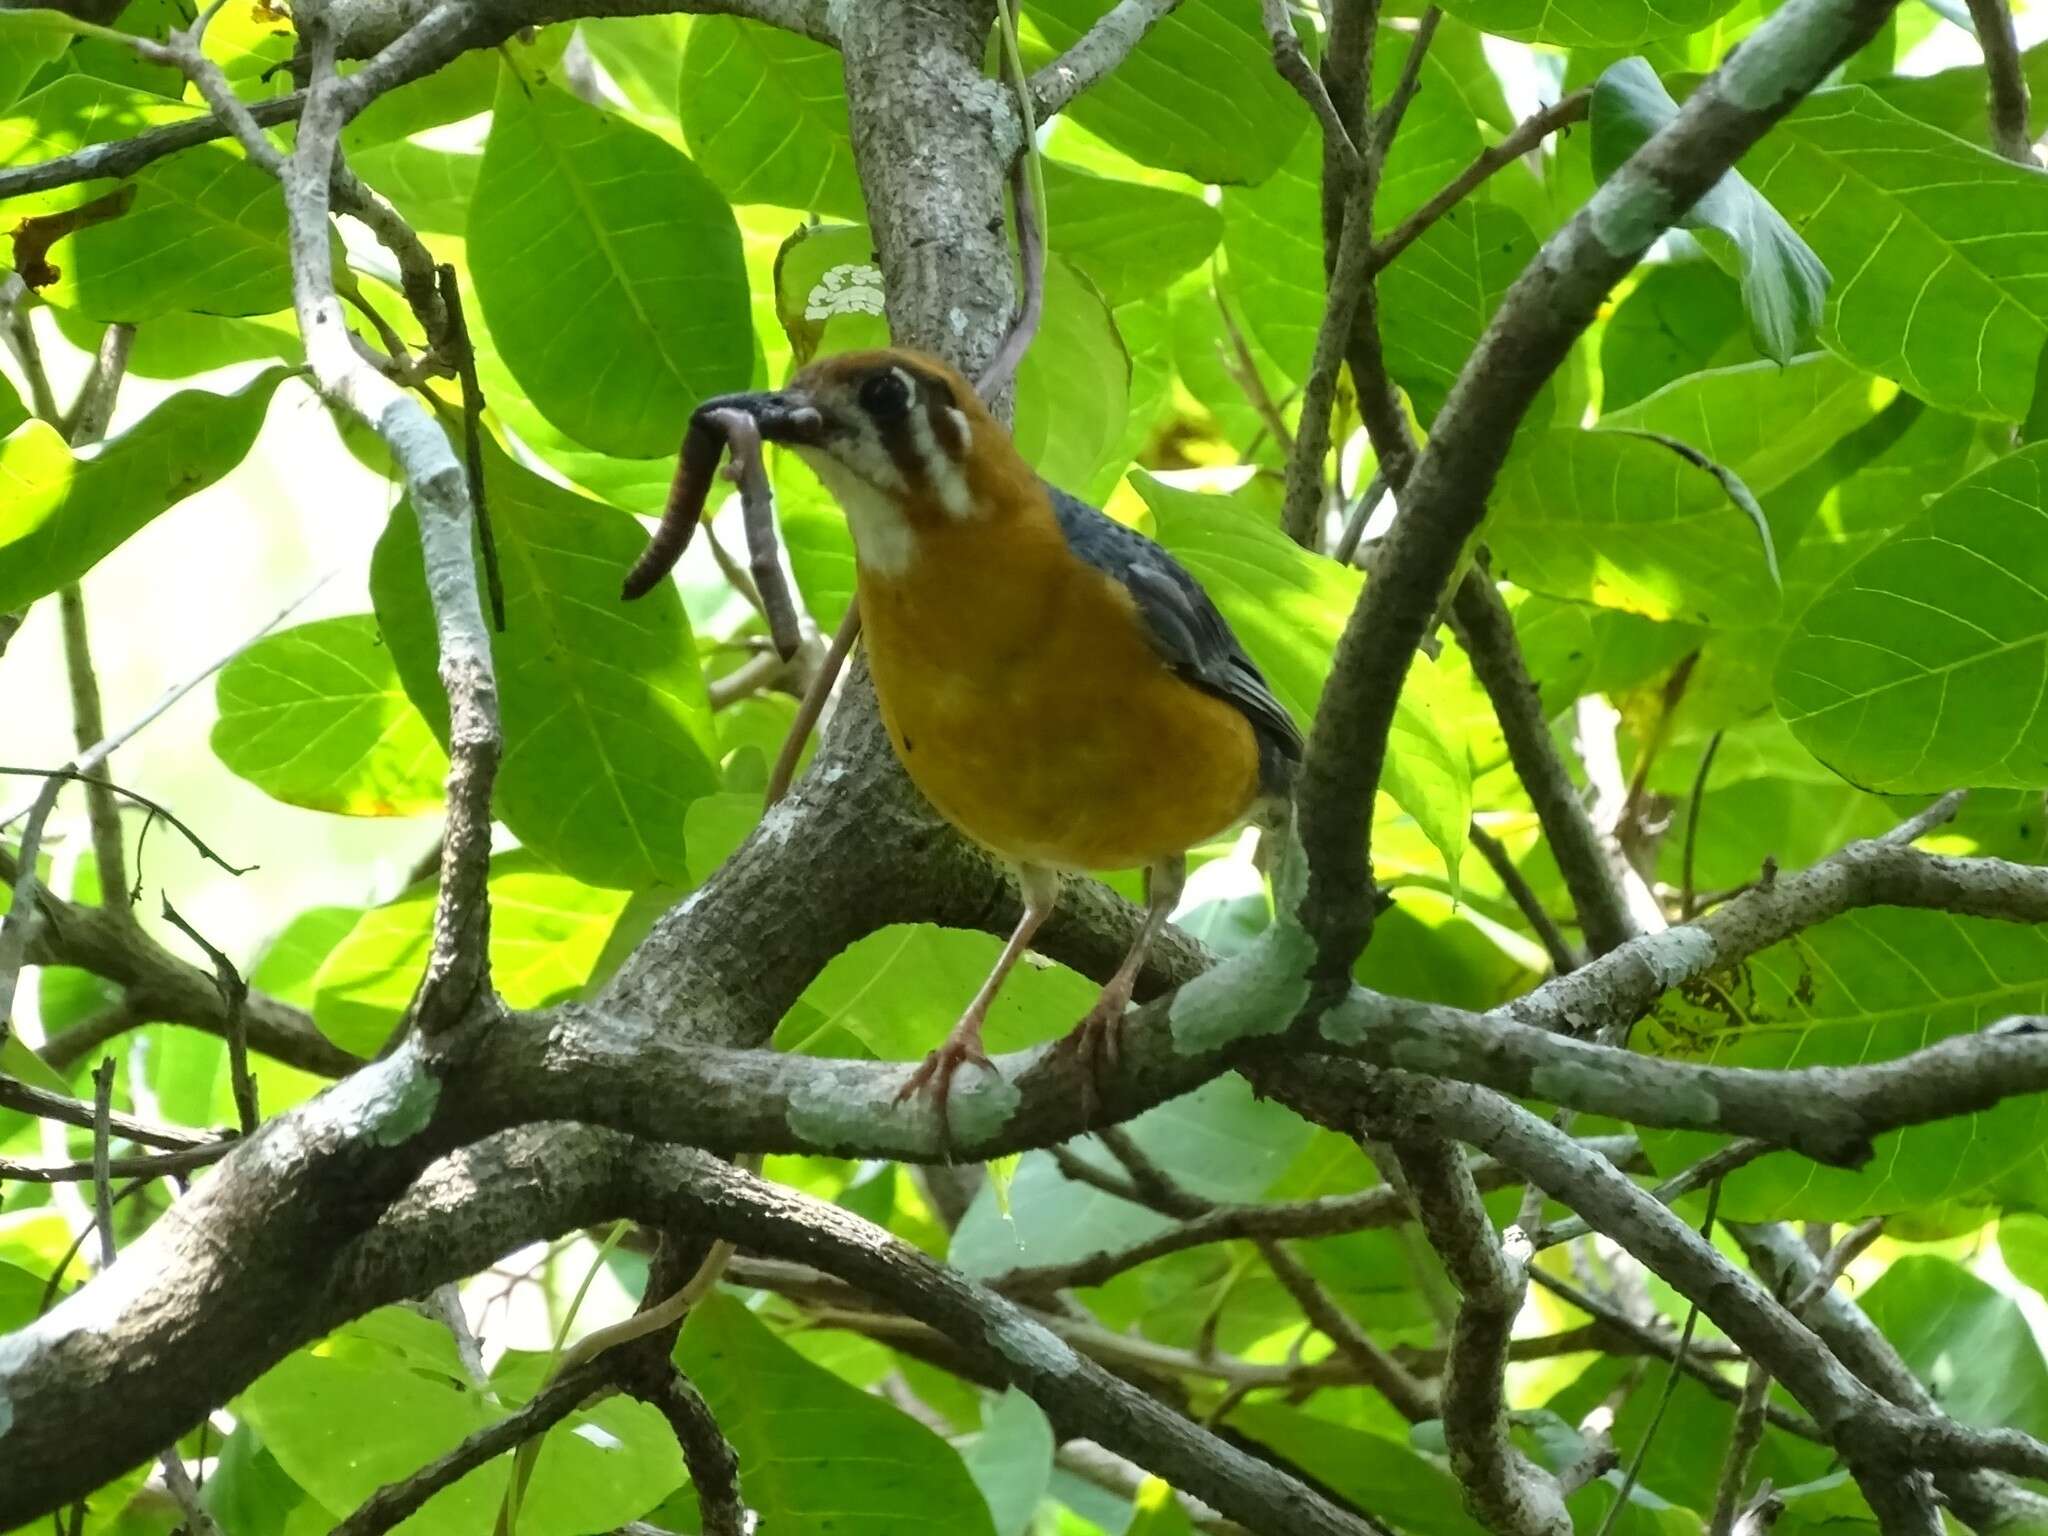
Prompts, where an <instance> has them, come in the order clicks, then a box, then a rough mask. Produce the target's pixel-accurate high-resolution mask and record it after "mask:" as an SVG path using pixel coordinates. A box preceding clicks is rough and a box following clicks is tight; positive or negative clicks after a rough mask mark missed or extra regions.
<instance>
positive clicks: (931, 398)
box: [732, 348, 1035, 576]
mask: <svg viewBox="0 0 2048 1536" xmlns="http://www.w3.org/2000/svg"><path fill="white" fill-rule="evenodd" d="M732 404H734V405H737V406H741V407H742V408H744V409H745V410H747V411H748V413H749V414H750V415H752V416H753V418H754V420H755V422H756V423H757V425H758V427H759V430H760V433H761V436H762V438H763V439H765V440H766V441H769V442H775V443H782V444H784V445H786V446H788V447H790V448H792V449H794V450H795V451H796V453H797V455H798V456H799V457H801V458H802V459H803V461H804V462H805V463H806V464H807V465H809V466H810V468H811V469H812V471H813V472H814V473H816V475H817V476H818V478H819V479H820V480H821V481H823V482H824V484H825V488H826V489H827V490H829V491H830V492H831V493H832V495H833V496H834V498H835V499H837V501H838V502H839V505H840V506H841V507H842V508H844V509H845V511H846V515H847V520H848V522H849V523H850V524H851V525H852V528H853V537H854V544H855V546H856V548H857V550H858V552H859V555H860V559H861V563H862V565H863V566H865V567H867V568H868V569H870V570H872V571H873V572H875V573H876V574H878V575H883V576H888V575H892V574H895V573H898V572H900V571H901V570H902V569H904V568H905V567H906V566H907V564H908V562H909V560H910V559H911V558H912V557H913V556H914V554H915V551H916V547H917V543H918V540H919V537H920V535H922V534H923V533H926V532H928V531H930V530H932V529H935V528H938V527H941V526H943V525H946V524H957V523H965V522H971V521H974V520H977V519H980V518H984V517H987V516H991V515H993V514H994V513H995V511H996V509H997V508H998V507H999V506H1000V505H1002V504H1003V502H1004V501H1005V499H1006V495H1005V493H1006V492H1007V491H1008V490H1009V489H1010V488H1011V487H1012V486H1013V484H1014V482H1016V480H1017V479H1018V477H1019V476H1020V475H1021V476H1023V477H1025V478H1026V479H1027V480H1033V481H1035V477H1032V476H1031V473H1030V470H1029V469H1028V467H1026V466H1024V465H1023V463H1022V461H1021V460H1020V459H1019V458H1018V456H1017V451H1016V449H1015V447H1014V446H1013V445H1012V444H1011V442H1010V434H1009V433H1008V432H1006V431H1005V430H1004V429H1003V427H1002V424H1001V423H999V422H998V421H996V419H995V418H994V417H993V416H991V415H990V414H989V413H988V409H987V407H985V406H984V405H983V404H982V403H981V400H980V399H979V398H978V397H977V396H976V394H975V392H974V388H973V386H972V385H970V384H969V383H968V382H967V381H966V380H965V379H964V378H962V377H961V376H960V375H959V374H958V373H957V372H955V371H954V370H953V369H952V368H950V367H948V366H947V365H946V364H944V363H942V362H940V361H939V360H938V359H937V358H935V357H930V356H927V355H926V354H924V353H922V352H913V351H909V350H907V349H903V348H889V349H887V350H878V351H870V352H843V353H840V354H838V355H836V356H833V357H827V358H822V359H820V360H819V361H817V362H815V363H812V364H811V365H810V366H809V367H807V368H805V369H804V370H803V371H802V372H801V373H799V374H798V375H797V376H796V377H795V378H794V379H792V380H791V381H790V383H789V385H788V387H787V388H784V389H779V390H772V391H769V392H767V393H765V394H755V395H746V396H735V397H732Z"/></svg>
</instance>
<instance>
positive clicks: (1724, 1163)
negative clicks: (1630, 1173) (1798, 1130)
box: [1529, 1136, 1777, 1253]
mask: <svg viewBox="0 0 2048 1536" xmlns="http://www.w3.org/2000/svg"><path fill="white" fill-rule="evenodd" d="M1775 1151H1777V1148H1776V1147H1775V1146H1773V1145H1772V1144H1771V1143H1770V1142H1768V1141H1760V1140H1758V1139H1757V1138H1755V1137H1753V1136H1743V1137H1739V1138H1737V1139H1736V1140H1734V1141H1731V1142H1729V1143H1728V1145H1727V1146H1725V1147H1723V1148H1721V1149H1720V1150H1719V1151H1718V1152H1714V1153H1711V1154H1710V1155H1708V1156H1706V1157H1703V1158H1701V1159H1700V1160H1699V1161H1698V1162H1696V1163H1692V1164H1690V1165H1688V1166H1687V1167H1684V1168H1681V1169H1679V1170H1678V1172H1676V1173H1674V1174H1673V1175H1672V1176H1671V1177H1670V1178H1668V1179H1666V1180H1665V1181H1664V1182H1663V1183H1662V1184H1659V1185H1658V1186H1657V1187H1656V1188H1655V1189H1653V1190H1651V1191H1650V1194H1651V1196H1652V1197H1653V1198H1654V1199H1656V1200H1658V1201H1660V1202H1661V1203H1663V1204H1665V1205H1676V1204H1677V1203H1678V1202H1679V1201H1680V1200H1683V1199H1684V1198H1685V1197H1686V1196H1687V1195H1689V1194H1691V1193H1692V1192H1693V1191H1694V1190H1696V1189H1703V1188H1705V1187H1706V1186H1707V1185H1709V1184H1718V1183H1719V1182H1720V1181H1721V1180H1722V1179H1724V1178H1726V1177H1727V1176H1728V1175H1729V1174H1731V1173H1733V1172H1734V1171H1735V1170H1736V1169H1738V1168H1742V1167H1746V1166H1747V1165H1749V1164H1750V1163H1753V1162H1755V1161H1756V1160H1757V1159H1758V1158H1760V1157H1762V1156H1763V1155H1764V1154H1765V1153H1767V1152H1775ZM1592 1230H1593V1228H1592V1224H1591V1223H1589V1222H1588V1221H1587V1220H1586V1219H1585V1217H1583V1216H1567V1217H1566V1218H1565V1219H1564V1220H1563V1221H1560V1222H1556V1223H1554V1224H1552V1225H1550V1226H1547V1227H1538V1228H1534V1229H1532V1230H1531V1231H1530V1233H1529V1241H1530V1243H1531V1244H1532V1245H1533V1246H1534V1247H1535V1249H1536V1251H1537V1252H1538V1253H1541V1252H1542V1251H1543V1250H1544V1249H1546V1248H1555V1247H1556V1246H1557V1245H1558V1244H1559V1243H1568V1242H1571V1241H1572V1240H1573V1239H1575V1238H1580V1237H1584V1236H1585V1235H1586V1234H1587V1233H1588V1232H1591V1231H1592Z"/></svg>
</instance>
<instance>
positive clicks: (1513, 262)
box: [1379, 203, 1548, 424]
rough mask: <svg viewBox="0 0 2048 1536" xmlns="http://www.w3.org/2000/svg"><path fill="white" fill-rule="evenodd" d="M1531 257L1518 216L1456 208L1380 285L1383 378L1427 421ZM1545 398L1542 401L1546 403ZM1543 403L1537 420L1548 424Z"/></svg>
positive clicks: (1483, 206)
mask: <svg viewBox="0 0 2048 1536" xmlns="http://www.w3.org/2000/svg"><path fill="white" fill-rule="evenodd" d="M1535 254H1536V237H1535V235H1533V234H1531V233H1530V231H1529V226H1528V224H1526V223H1525V222H1524V221H1523V219H1522V216H1521V215H1520V214H1518V213H1515V212H1513V211H1511V210H1509V209H1506V208H1496V207H1494V206H1493V205H1492V204H1490V203H1472V204H1469V205H1467V206H1465V207H1463V208H1454V209H1452V210H1451V212H1450V213H1449V214H1447V215H1446V216H1445V217H1443V218H1441V219H1439V220H1438V221H1437V222H1436V223H1434V224H1432V225H1431V226H1430V227H1429V228H1428V229H1427V230H1425V231H1423V233H1422V236H1421V238H1419V239H1418V240H1417V241H1416V242H1415V243H1414V244H1413V245H1411V246H1409V247H1408V249H1407V250H1405V251H1403V252H1402V253H1401V255H1400V257H1399V258H1398V259H1397V260H1396V261H1395V262H1394V264H1393V265H1392V266H1390V267H1388V268H1387V270H1386V272H1385V273H1384V274H1383V275H1382V276H1381V278H1380V280H1379V289H1380V304H1381V311H1380V333H1381V336H1382V338H1383V339H1384V341H1385V343H1386V358H1387V372H1388V373H1390V374H1392V375H1393V377H1394V382H1395V383H1397V384H1399V385H1400V386H1401V387H1402V388H1403V389H1405V390H1406V391H1407V392H1408V397H1409V399H1410V400H1412V401H1413V402H1414V404H1415V414H1416V415H1417V416H1419V417H1420V418H1421V419H1422V420H1423V422H1424V423H1425V424H1427V423H1428V422H1429V421H1430V420H1432V419H1433V418H1434V417H1435V416H1436V413H1437V411H1438V410H1439V409H1440V408H1441V407H1442V405H1443V403H1444V397H1445V395H1447V394H1449V393H1450V388H1451V385H1452V384H1453V383H1454V382H1455V381H1456V379H1457V377H1458V374H1459V372H1460V371H1461V370H1462V369H1463V368H1464V366H1465V359H1466V358H1467V357H1468V356H1470V355H1471V352H1472V348H1473V347H1474V345H1476V344H1477V342H1478V340H1479V336H1480V333H1481V332H1482V331H1484V330H1485V329H1486V323H1487V321H1489V320H1491V319H1492V318H1493V312H1494V310H1496V309H1497V308H1499V307H1500V301H1501V298H1502V296H1503V295H1505V294H1506V293H1507V291H1508V286H1509V285H1510V284H1511V283H1513V282H1514V280H1515V279H1516V278H1517V277H1519V276H1520V275H1521V272H1522V268H1523V267H1525V266H1526V265H1528V263H1529V259H1530V258H1531V257H1532V256H1534V255H1535ZM1546 399H1547V397H1546ZM1547 414H1548V407H1547V404H1546V406H1545V407H1544V408H1543V410H1542V411H1541V412H1540V413H1538V420H1539V421H1540V420H1541V419H1543V417H1547Z"/></svg>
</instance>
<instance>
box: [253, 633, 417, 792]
mask: <svg viewBox="0 0 2048 1536" xmlns="http://www.w3.org/2000/svg"><path fill="white" fill-rule="evenodd" d="M214 693H215V697H216V699H217V701H218V703H219V708H220V718H219V719H218V720H217V721H215V723H214V727H213V750H214V755H215V756H217V757H218V758H219V759H220V760H221V761H222V762H223V763H225V764H227V766H228V768H229V769H230V770H232V771H233V772H235V773H238V774H240V775H241V776H242V777H243V778H245V779H247V780H248V781H249V782H250V783H252V784H254V785H255V786H256V787H257V788H258V789H260V790H262V791H263V792H264V793H265V794H267V795H270V796H271V797H272V798H274V799H278V800H282V801H284V802H285V803H286V804H287V805H302V806H304V807H306V808H307V809H308V810H314V811H334V812H337V813H338V814H340V815H343V816H418V815H421V814H423V813H425V812H427V811H431V810H434V809H436V808H438V807H439V806H440V804H441V800H442V794H441V781H442V780H443V779H444V778H445V777H446V776H447V772H448V758H447V755H446V754H445V753H444V752H442V750H441V747H440V744H439V743H438V742H436V741H435V740H434V733H433V732H432V731H430V730H428V729H427V722H426V721H425V720H424V719H422V718H421V717H420V713H419V711H418V710H416V709H414V708H413V707H412V701H411V700H410V699H408V698H407V697H406V696H405V689H404V688H403V687H402V686H401V685H400V684H399V681H398V671H397V669H396V668H395V667H393V666H392V664H391V655H390V652H389V651H387V650H386V649H385V647H384V640H383V637H382V636H381V635H379V634H378V632H377V621H376V619H375V618H373V617H372V616H371V615H369V614H367V613H363V614H351V615H349V616H347V617H345V618H337V619H318V620H315V621H314V622H313V623H311V624H301V625H299V626H298V627H297V628H296V629H288V630H285V631H284V632H283V633H282V634H275V635H270V636H268V637H266V638H264V639H262V640H259V641H257V642H256V644H254V645H252V646H251V647H249V649H248V650H246V651H244V652H242V654H241V655H239V656H237V657H236V658H235V659H234V660H233V661H231V662H229V663H228V664H227V666H226V667H224V668H223V669H222V670H221V674H220V678H219V681H218V682H217V683H216V685H215V689H214Z"/></svg>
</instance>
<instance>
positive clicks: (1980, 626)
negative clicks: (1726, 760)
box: [1777, 445, 2048, 793]
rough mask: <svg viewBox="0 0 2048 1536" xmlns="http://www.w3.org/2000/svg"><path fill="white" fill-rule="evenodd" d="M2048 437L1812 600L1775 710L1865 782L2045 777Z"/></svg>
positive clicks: (1956, 493) (1964, 488)
mask: <svg viewBox="0 0 2048 1536" xmlns="http://www.w3.org/2000/svg"><path fill="white" fill-rule="evenodd" d="M2044 471H2048V445H2039V446H2036V447H2033V448H2027V449H2023V450H2021V451H2020V452H2018V453H2015V454H2010V455H2008V456H2007V457H2005V458H2003V459H2000V460H1998V461H1997V462H1995V463H1993V464H1992V465H1990V466H1989V467H1988V468H1985V469H1983V470H1980V471H1978V472H1977V473H1976V474H1974V475H1972V476H1971V477H1970V478H1969V479H1967V480H1965V481H1964V482H1963V483H1962V484H1960V485H1958V486H1956V487H1955V488H1954V489H1953V490H1951V491H1950V492H1948V493H1947V494H1946V495H1945V496H1943V497H1941V499H1940V500H1938V501H1936V502H1935V503H1934V505H1933V506H1931V507H1930V508H1928V510H1927V511H1926V512H1925V513H1923V514H1922V515H1920V516H1919V517H1916V518H1915V519H1913V521H1911V522H1910V523H1908V524H1907V525H1906V526H1905V527H1903V528H1901V529H1900V530H1899V531H1898V532H1897V533H1896V534H1894V535H1892V537H1890V538H1889V539H1887V540H1885V542H1884V543H1882V544H1880V545H1879V546H1878V547H1877V548H1876V549H1874V550H1872V551H1871V552H1870V553H1869V554H1867V555H1865V556H1863V557H1862V558H1861V559H1860V560H1858V561H1856V563H1855V564H1854V565H1852V566H1850V567H1849V569H1848V570H1847V571H1846V572H1844V573H1843V574H1842V576H1841V577H1840V578H1839V579H1838V580H1837V581H1836V582H1835V584H1834V585H1833V586H1832V587H1830V588H1829V589H1828V590H1827V591H1826V592H1825V593H1823V594H1822V595H1821V597H1820V598H1819V599H1818V600H1817V601H1816V602H1815V603H1814V604H1813V606H1812V607H1810V608H1808V609H1807V610H1806V613H1805V615H1804V617H1803V618H1801V620H1800V622H1799V624H1798V625H1797V626H1796V627H1795V628H1794V630H1793V632H1792V637H1791V639H1790V640H1789V641H1788V642H1787V643H1786V646H1785V650H1784V653H1783V655H1782V657H1781V658H1780V661H1779V665H1778V672H1777V702H1778V709H1779V711H1780V712H1781V713H1782V714H1783V715H1784V717H1785V718H1786V720H1788V721H1789V722H1790V723H1791V726H1792V729H1793V730H1794V732H1796V733H1797V734H1798V736H1799V739H1800V740H1801V741H1802V742H1804V743H1805V744H1806V746H1807V748H1808V749H1809V750H1810V751H1811V752H1812V753H1813V754H1814V756H1816V757H1818V758H1820V759H1821V761H1823V762H1825V763H1826V764H1828V766H1829V767H1831V768H1833V769H1834V770H1835V771H1836V772H1838V773H1840V774H1841V775H1843V777H1845V778H1847V779H1849V780H1851V781H1852V782H1854V783H1856V784H1860V785H1862V786H1864V787H1865V788H1869V789H1876V790H1888V791H1896V792H1900V793H1904V792H1907V791H1912V790H1920V789H1931V790H1942V789H1950V788H1953V787H1955V786H1956V785H1959V784H1964V785H1984V786H1987V787H1990V786H2011V787H2015V788H2039V787H2041V786H2043V785H2048V709H2044V706H2043V679H2044V678H2048V480H2044Z"/></svg>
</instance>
